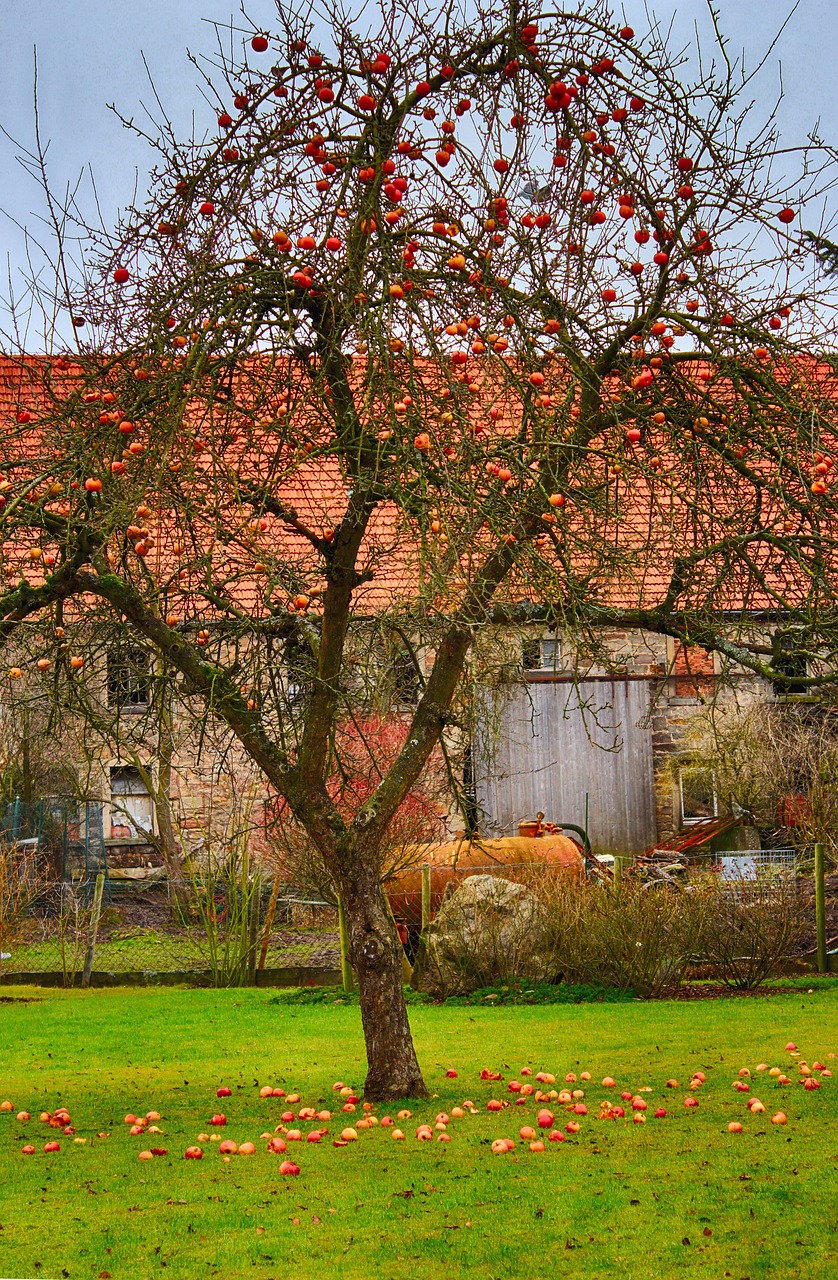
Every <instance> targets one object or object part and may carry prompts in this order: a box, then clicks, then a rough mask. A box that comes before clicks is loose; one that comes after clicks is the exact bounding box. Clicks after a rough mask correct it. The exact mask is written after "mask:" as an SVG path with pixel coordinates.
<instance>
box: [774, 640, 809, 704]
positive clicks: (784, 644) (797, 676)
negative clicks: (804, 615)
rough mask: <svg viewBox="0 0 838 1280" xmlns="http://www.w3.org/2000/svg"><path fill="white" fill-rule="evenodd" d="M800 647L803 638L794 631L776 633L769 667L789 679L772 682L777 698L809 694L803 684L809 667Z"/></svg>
mask: <svg viewBox="0 0 838 1280" xmlns="http://www.w3.org/2000/svg"><path fill="white" fill-rule="evenodd" d="M802 645H803V636H802V635H800V634H799V633H795V632H794V631H778V632H777V633H776V635H775V636H774V639H773V642H772V654H771V665H772V666H773V667H774V670H775V671H778V672H780V673H781V674H782V675H784V676H788V677H789V679H788V680H775V681H774V693H775V696H776V697H778V698H787V697H788V696H789V694H798V695H799V694H801V693H803V694H805V693H809V692H810V689H809V686H808V685H806V684H804V683H803V680H804V679H805V677H806V676H807V675H808V674H809V665H808V662H807V659H806V653H805V651H804V650H803V648H802Z"/></svg>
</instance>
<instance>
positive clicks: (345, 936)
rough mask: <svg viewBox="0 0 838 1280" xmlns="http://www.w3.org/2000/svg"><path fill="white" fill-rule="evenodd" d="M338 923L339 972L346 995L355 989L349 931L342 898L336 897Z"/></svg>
mask: <svg viewBox="0 0 838 1280" xmlns="http://www.w3.org/2000/svg"><path fill="white" fill-rule="evenodd" d="M338 925H339V927H340V972H341V976H342V978H343V989H344V991H345V992H346V993H347V995H348V994H349V993H350V992H351V991H354V990H355V979H354V978H353V976H352V965H351V964H350V963H349V931H348V930H347V927H346V914H345V912H344V910H343V899H342V898H338Z"/></svg>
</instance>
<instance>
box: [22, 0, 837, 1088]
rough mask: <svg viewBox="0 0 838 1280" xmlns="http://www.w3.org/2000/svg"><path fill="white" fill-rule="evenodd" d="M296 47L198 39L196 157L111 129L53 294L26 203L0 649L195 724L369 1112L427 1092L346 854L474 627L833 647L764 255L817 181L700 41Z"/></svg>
mask: <svg viewBox="0 0 838 1280" xmlns="http://www.w3.org/2000/svg"><path fill="white" fill-rule="evenodd" d="M326 9H327V10H328V13H329V19H328V21H327V20H326V19H324V18H322V17H321V18H318V20H317V22H316V24H315V23H313V21H310V20H309V19H308V18H307V17H306V14H305V13H304V12H302V11H296V10H294V9H291V8H289V7H288V6H287V5H279V6H278V12H277V24H276V26H275V28H274V29H273V30H271V31H262V30H259V29H257V28H255V27H252V28H247V29H242V30H236V31H232V32H230V30H229V29H228V30H226V31H225V30H224V29H219V31H218V44H217V48H216V49H215V51H214V52H213V53H212V54H211V55H209V56H208V57H206V58H205V59H203V60H196V66H197V67H198V70H199V72H200V74H201V95H202V96H201V98H200V99H197V100H196V101H197V102H198V105H199V111H200V113H201V123H200V126H199V127H198V130H197V132H196V134H195V135H194V136H193V137H191V138H181V137H179V136H178V135H177V133H176V131H175V129H174V128H173V126H172V125H171V124H170V122H169V121H168V120H167V119H166V118H165V117H164V118H162V119H161V120H160V123H159V127H158V128H155V129H150V130H149V134H148V136H149V140H150V143H151V145H152V146H153V148H154V151H155V167H154V169H153V170H152V174H151V179H150V185H149V191H148V194H147V197H146V199H145V201H144V202H143V203H142V204H140V205H138V207H136V208H133V209H130V210H129V211H128V213H127V214H126V215H125V217H124V219H123V220H122V222H121V223H120V225H119V226H118V227H116V228H115V229H114V231H113V232H112V233H111V234H104V233H102V232H101V231H98V232H95V233H94V232H93V231H89V232H88V233H87V234H88V239H87V241H86V248H85V255H84V257H83V259H79V260H78V261H77V262H76V265H75V266H74V261H75V259H74V255H73V251H72V244H71V243H70V241H69V239H68V237H67V235H66V234H65V233H66V229H67V226H68V224H69V220H70V219H71V218H72V216H74V213H75V211H74V209H68V210H65V211H64V214H61V211H60V210H58V211H56V204H55V201H54V200H53V201H52V204H51V206H50V207H51V208H52V209H53V211H55V216H56V228H57V230H58V232H59V234H60V235H63V236H64V239H63V240H62V245H61V251H60V253H59V254H58V255H57V258H56V266H57V268H58V269H57V271H56V277H55V278H56V281H57V284H56V287H55V290H54V291H53V292H52V294H50V295H49V296H47V294H46V293H45V286H44V284H43V279H42V280H41V300H42V304H43V306H44V309H45V311H49V310H50V308H52V309H53V311H54V312H55V314H56V315H59V316H63V317H64V320H65V321H66V319H67V317H69V318H70V321H71V324H72V330H73V332H74V343H73V346H72V349H69V350H68V349H65V346H64V345H63V344H61V343H60V342H59V341H58V339H57V338H56V342H55V348H54V350H51V351H50V352H49V353H48V356H46V357H43V358H40V359H23V358H21V360H20V361H19V363H18V365H17V380H16V382H15V396H16V422H12V423H10V424H8V425H7V427H6V429H5V430H4V433H3V437H2V444H0V448H2V458H0V469H2V474H3V485H2V487H3V490H4V492H3V495H2V499H3V509H2V515H0V524H1V525H2V539H3V567H4V571H5V574H6V586H5V590H4V591H3V594H2V600H0V605H2V617H3V621H2V624H0V625H1V626H2V635H3V638H4V640H5V641H6V642H7V644H8V646H9V650H10V653H11V652H14V653H15V654H16V655H17V656H16V659H15V660H16V662H17V664H18V666H19V668H20V669H21V670H25V673H26V678H27V679H31V680H32V681H37V680H38V679H41V680H42V681H43V684H44V690H45V695H46V694H48V693H49V692H50V689H52V690H54V688H55V686H56V685H57V684H58V683H61V685H62V687H63V688H65V689H67V688H72V687H73V682H76V683H78V682H79V681H81V680H83V678H84V665H83V662H84V652H85V650H84V646H85V644H86V643H92V641H91V637H95V635H96V634H97V633H98V630H99V629H100V628H102V627H107V628H109V629H111V630H113V629H116V631H117V632H119V631H121V632H122V633H123V634H124V635H125V636H126V637H128V638H130V639H131V640H132V642H133V643H136V644H138V645H140V646H141V647H144V648H145V649H146V650H147V651H148V652H149V653H150V654H152V655H153V656H154V661H155V663H157V664H158V665H157V667H156V670H158V671H159V672H160V678H161V679H165V680H166V681H167V682H169V683H170V685H171V687H172V688H173V689H174V690H175V691H176V696H177V698H178V699H179V700H180V701H181V702H182V704H183V705H185V706H191V707H194V708H197V709H198V710H199V711H200V713H201V714H203V715H205V716H207V717H209V718H210V719H212V720H213V721H214V722H216V723H220V724H222V725H224V726H225V727H226V730H227V731H229V733H230V734H231V735H232V736H233V738H234V739H235V740H236V742H237V744H238V747H239V749H240V750H241V751H242V752H243V753H245V755H246V756H247V757H248V759H249V760H250V761H251V763H252V764H253V765H255V766H256V767H258V769H259V770H260V772H261V775H262V776H263V777H264V780H265V784H266V786H267V787H269V788H270V790H271V792H272V794H274V795H275V796H277V797H279V798H280V799H281V801H282V803H283V804H285V805H286V806H287V807H288V808H289V809H290V811H291V812H293V814H294V817H295V820H296V821H297V823H299V825H300V826H301V827H302V828H303V829H304V830H305V832H306V833H307V836H308V838H309V839H310V840H311V841H312V842H313V844H314V845H315V846H316V848H317V850H318V851H319V853H320V855H321V857H322V859H323V860H324V862H325V864H326V867H327V868H328V871H329V873H330V875H331V877H332V879H333V881H334V883H335V885H336V886H337V888H338V890H339V892H340V895H341V898H342V900H343V903H344V905H345V910H346V915H347V918H348V922H349V930H350V943H351V958H352V962H353V964H354V967H355V970H356V973H357V977H358V983H359V991H360V1002H361V1010H362V1016H363V1026H364V1034H365V1038H366V1046H367V1056H368V1064H369V1074H368V1076H367V1081H366V1093H367V1096H368V1097H371V1098H390V1097H397V1096H399V1097H400V1096H403V1095H411V1094H413V1095H415V1094H422V1093H424V1091H425V1086H424V1083H423V1079H422V1074H421V1071H420V1067H419V1064H418V1061H417V1058H416V1055H415V1052H414V1048H413V1044H412V1040H411V1035H410V1029H409V1025H408V1019H407V1014H406V1010H405V1003H404V999H403V992H402V986H401V981H402V978H401V964H400V954H399V944H398V939H397V936H396V932H395V929H394V927H393V924H392V920H391V918H390V916H389V915H388V912H387V908H386V902H385V899H384V896H383V894H382V890H381V887H380V869H381V864H382V858H383V857H384V851H385V850H386V848H387V842H388V833H389V832H390V830H391V825H392V824H393V822H394V819H395V817H396V815H397V814H398V812H399V810H400V806H402V805H403V803H404V802H405V799H406V797H409V796H410V795H411V793H412V792H413V791H414V790H415V788H416V787H417V785H419V784H420V781H421V779H422V777H423V773H424V771H425V770H426V768H427V765H428V762H429V760H431V758H432V756H433V755H434V753H435V752H436V751H438V750H440V749H441V747H442V746H444V745H445V743H446V742H447V741H449V740H451V739H452V737H453V736H455V735H456V734H458V733H460V734H462V732H463V731H464V730H463V726H464V725H465V724H466V723H467V720H468V715H469V691H470V690H471V689H472V688H474V687H475V686H476V685H479V684H480V682H481V681H482V680H484V679H485V680H488V679H490V678H491V675H492V663H493V662H496V661H497V660H498V659H497V657H496V656H495V657H493V654H495V655H496V653H497V650H496V649H494V648H493V647H492V645H486V644H484V642H483V637H484V636H486V635H487V634H489V628H491V627H494V628H499V629H504V628H511V629H514V628H515V627H518V626H520V625H532V624H533V623H538V624H539V625H550V626H555V627H559V628H561V629H562V631H563V632H564V633H566V634H568V635H569V636H571V637H573V638H574V640H575V642H576V644H577V645H578V646H580V648H584V646H586V645H588V646H594V645H595V644H596V642H597V637H598V636H599V635H601V634H602V631H603V629H604V628H608V627H611V626H620V627H626V626H628V627H636V628H641V629H645V630H647V631H650V632H656V633H660V634H666V635H670V636H673V637H675V638H676V639H678V640H679V641H683V642H685V643H689V644H693V643H695V644H700V645H702V646H704V647H705V648H707V649H710V650H715V651H718V652H720V653H721V654H722V655H723V656H724V658H725V659H726V660H729V661H731V662H735V663H737V664H739V665H740V666H741V667H744V668H746V669H748V670H750V671H753V672H755V673H757V674H759V675H764V676H768V677H775V678H777V679H783V673H782V671H781V670H779V669H775V667H774V666H773V665H772V647H771V644H770V643H766V642H765V640H764V638H763V639H760V632H759V630H758V628H757V629H755V625H754V623H753V618H754V616H755V615H756V614H757V613H758V612H759V613H760V614H761V616H764V617H766V618H767V617H772V618H782V619H783V625H784V626H785V627H786V628H787V629H789V628H790V629H793V631H794V635H795V636H796V637H797V639H796V644H797V646H798V648H799V650H800V651H801V652H802V653H803V654H804V655H807V656H810V657H811V658H812V660H813V661H814V660H815V659H818V658H820V657H822V656H823V654H824V653H829V652H831V651H832V650H833V648H834V645H835V643H836V640H837V639H838V634H837V633H836V623H835V619H836V617H838V613H836V609H835V604H836V600H835V588H836V569H835V550H836V547H835V537H834V530H835V504H834V500H833V497H832V488H831V482H832V475H833V471H834V466H833V460H834V456H835V455H834V440H833V431H834V418H835V407H834V406H835V365H834V348H830V346H829V343H830V337H829V335H830V332H831V328H830V324H829V310H828V308H829V305H830V297H829V293H828V286H829V280H828V279H827V278H826V276H825V275H824V274H823V272H822V271H821V270H820V269H819V266H818V261H817V258H816V254H815V251H814V242H812V241H810V240H807V239H805V238H804V237H803V235H802V227H803V223H804V221H805V220H806V219H807V217H809V214H810V212H811V221H812V223H813V225H814V226H815V232H816V233H817V235H818V236H824V235H826V234H827V233H828V231H829V225H828V219H827V218H826V215H825V213H824V209H825V201H826V199H827V197H828V194H829V190H830V187H831V184H832V182H833V180H834V174H833V172H832V169H831V167H830V165H831V160H830V156H829V153H828V152H826V151H825V150H824V149H823V148H821V147H820V146H819V144H816V143H812V144H811V145H808V146H806V147H804V148H802V149H799V150H793V149H790V148H787V147H784V146H782V145H781V141H780V139H779V138H778V136H777V132H776V129H775V127H774V124H773V121H772V120H771V119H769V120H767V121H765V120H759V121H755V120H754V118H753V113H752V112H749V110H748V106H747V98H748V96H749V89H748V76H747V73H746V71H745V70H744V69H743V68H742V67H740V66H738V65H737V64H735V63H734V62H732V61H731V60H730V58H729V56H728V51H727V47H726V45H725V44H724V41H723V40H721V38H719V43H718V47H717V48H716V50H715V52H714V53H713V55H712V56H711V57H710V58H709V59H708V58H707V57H706V55H705V57H704V58H703V60H700V61H699V60H698V59H697V57H696V55H695V51H691V52H690V51H688V53H687V54H684V55H682V54H680V53H673V52H672V50H671V49H670V48H669V47H668V45H667V40H666V37H665V33H663V32H662V31H661V30H660V29H659V28H658V27H657V26H656V25H655V24H654V23H653V24H652V25H651V26H650V27H648V28H647V29H644V30H643V31H638V32H634V31H632V30H631V29H630V28H628V27H625V26H623V25H622V24H621V22H620V21H619V20H618V19H617V18H615V16H614V14H613V13H612V12H611V11H610V10H609V8H608V7H607V5H606V4H605V3H600V2H599V0H593V2H592V3H589V4H586V5H584V6H581V7H580V8H579V11H578V12H573V13H569V12H564V11H561V10H555V9H552V8H551V7H550V6H549V5H546V6H542V7H539V8H538V9H537V10H536V9H535V8H532V9H527V8H525V7H524V6H523V5H521V4H520V3H519V2H518V0H485V2H480V3H477V4H475V5H471V6H469V10H468V12H467V13H466V12H465V11H461V10H460V9H458V7H457V6H456V5H453V4H450V5H442V6H440V7H439V8H427V9H425V8H421V7H412V6H411V7H402V8H401V9H399V10H397V9H395V8H394V9H390V8H388V7H385V8H384V9H382V11H381V14H380V17H379V19H378V20H377V24H376V23H372V25H369V26H367V25H364V24H362V23H361V22H360V21H359V22H355V21H353V20H350V19H349V18H348V17H346V16H345V12H344V10H343V9H342V8H341V7H340V6H338V5H333V6H331V7H329V6H328V5H327V6H326ZM366 21H367V19H366V18H365V19H364V23H366ZM65 215H66V216H65ZM82 231H84V228H81V229H80V233H81V232H82ZM59 331H60V325H59ZM23 623H27V625H26V626H23V625H22V624H23ZM57 628H61V629H62V631H61V633H59V631H58V630H57ZM370 637H374V638H375V639H374V642H373V640H372V639H371V638H370ZM382 637H383V639H382ZM385 641H386V643H385ZM387 646H390V647H389V648H388V647H387ZM388 653H389V654H390V657H389V658H388V657H387V656H386V655H387V654H388ZM21 654H22V655H23V656H20V655H21ZM396 659H398V661H399V662H404V661H406V662H408V663H409V664H410V665H411V666H412V668H413V669H414V670H415V673H416V682H417V684H416V700H415V704H414V705H413V706H412V707H410V708H409V709H408V710H406V709H405V708H404V706H402V707H401V710H400V712H399V714H398V716H397V717H396V719H397V720H398V723H399V725H400V726H401V730H400V737H399V740H398V749H397V750H392V749H391V748H392V740H391V739H389V738H388V741H387V750H386V751H385V752H384V753H383V754H382V753H381V752H380V751H379V750H378V743H377V740H376V737H377V735H375V734H373V735H368V736H367V737H366V738H365V748H364V749H365V751H366V752H367V753H368V759H369V761H370V769H371V772H370V771H368V776H369V777H373V778H374V785H370V786H367V787H365V788H364V789H363V793H362V794H360V793H359V794H358V795H357V798H356V802H355V803H352V804H349V805H347V804H346V803H345V797H346V795H347V792H346V790H345V789H344V790H343V791H342V793H341V794H342V796H343V797H344V802H342V803H340V804H338V803H337V802H336V799H335V794H336V793H335V779H336V778H340V777H341V776H342V771H343V770H344V768H345V763H346V762H345V759H344V758H343V756H342V747H341V743H342V741H343V736H344V735H342V733H341V731H340V730H341V726H345V725H347V724H349V723H350V722H351V721H352V717H353V716H354V715H355V711H356V709H357V708H358V706H359V705H363V706H365V707H366V708H367V710H365V711H364V715H367V714H368V708H369V706H370V705H379V704H377V703H376V702H375V698H376V697H378V696H379V695H381V696H382V697H383V694H382V693H381V690H382V688H383V686H384V685H386V683H387V679H388V670H389V669H390V668H389V666H388V664H389V663H390V662H391V661H392V662H393V663H395V662H396ZM808 678H809V679H811V680H812V681H829V680H831V679H833V676H832V675H831V674H830V672H829V670H828V668H827V667H822V668H820V669H818V670H817V671H814V673H813V674H812V675H811V676H810V677H808ZM370 690H373V692H374V694H375V696H373V693H370ZM396 701H398V700H396ZM394 705H395V703H394V702H393V700H392V699H391V702H390V706H391V708H392V707H393V706H394ZM359 723H360V721H359ZM353 751H357V743H356V746H354V747H353Z"/></svg>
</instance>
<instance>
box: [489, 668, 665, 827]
mask: <svg viewBox="0 0 838 1280" xmlns="http://www.w3.org/2000/svg"><path fill="white" fill-rule="evenodd" d="M649 720H650V717H649V686H648V683H647V681H645V680H623V681H619V680H614V681H610V680H589V681H582V682H580V683H579V684H576V685H574V684H572V683H567V682H562V681H539V682H533V683H531V684H528V685H527V686H526V688H524V689H517V690H516V691H515V692H514V693H513V694H512V696H511V697H509V698H506V699H504V701H503V702H502V703H499V704H496V705H495V708H494V714H493V715H492V716H490V717H487V724H488V722H489V721H492V722H493V724H492V728H491V729H488V728H487V730H486V739H487V740H486V742H484V743H482V744H475V766H476V767H475V787H476V792H477V803H478V806H479V810H480V813H481V831H482V833H483V834H485V835H495V834H503V835H514V834H515V833H516V831H517V826H518V823H519V822H520V821H521V819H523V818H527V817H534V816H535V814H536V813H537V812H538V811H539V810H541V812H543V813H544V815H545V818H546V819H547V820H548V821H551V822H573V823H575V824H576V825H577V826H580V827H583V826H584V825H585V809H586V796H587V814H588V834H589V836H590V840H591V845H592V847H593V849H594V851H597V850H599V851H603V852H605V851H608V850H616V851H618V852H619V851H625V852H639V851H641V850H643V849H647V848H649V847H650V846H651V845H652V844H654V842H655V839H656V838H657V837H656V830H655V796H654V765H653V759H652V731H651V727H650V723H649Z"/></svg>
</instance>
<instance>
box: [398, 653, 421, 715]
mask: <svg viewBox="0 0 838 1280" xmlns="http://www.w3.org/2000/svg"><path fill="white" fill-rule="evenodd" d="M417 662H418V659H414V655H413V654H412V653H407V652H405V650H404V649H398V650H396V652H395V653H394V654H393V666H392V671H393V694H394V696H395V700H396V702H397V703H399V704H400V705H401V706H403V707H413V706H415V705H416V703H417V702H418V701H419V693H420V689H419V672H418V670H417V666H416V664H417Z"/></svg>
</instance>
